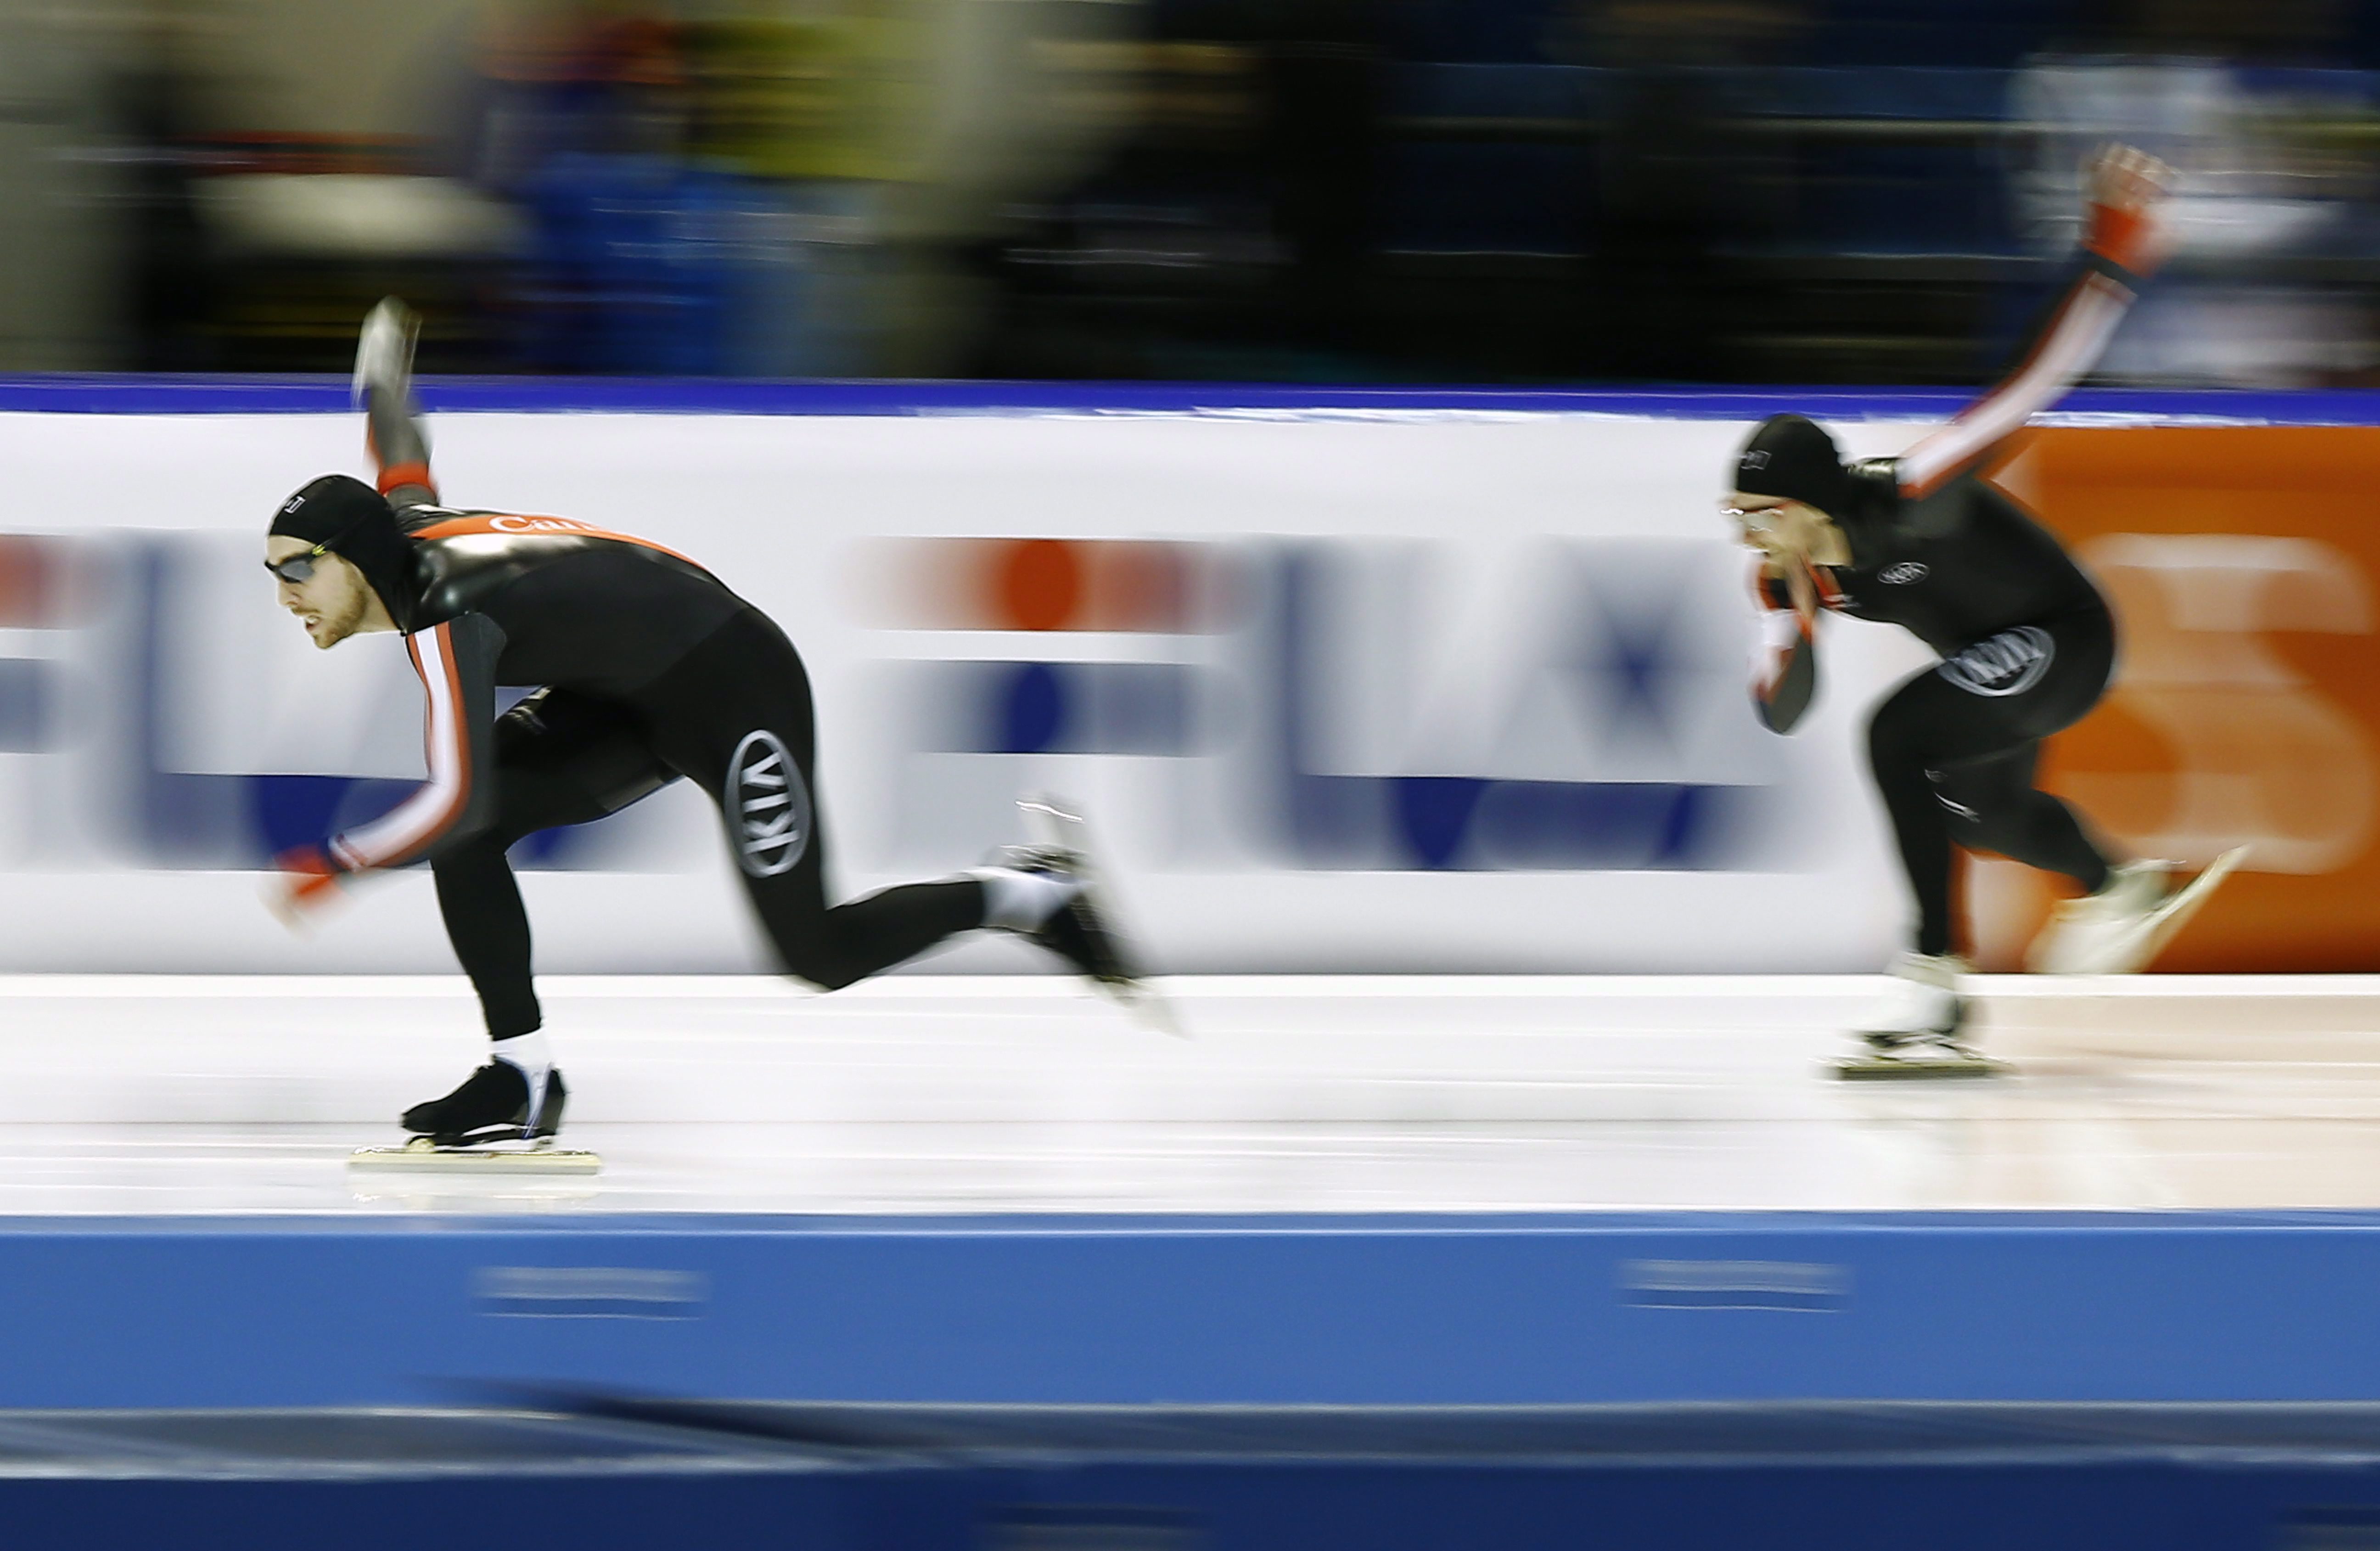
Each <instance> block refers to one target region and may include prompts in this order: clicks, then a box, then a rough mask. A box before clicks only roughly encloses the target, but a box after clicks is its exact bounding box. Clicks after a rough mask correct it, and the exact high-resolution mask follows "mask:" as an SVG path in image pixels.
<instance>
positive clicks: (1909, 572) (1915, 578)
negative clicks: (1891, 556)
mask: <svg viewBox="0 0 2380 1551" xmlns="http://www.w3.org/2000/svg"><path fill="white" fill-rule="evenodd" d="M1929 569H1931V568H1930V567H1929V566H1927V565H1926V563H1925V562H1924V561H1922V560H1904V561H1900V562H1899V563H1896V564H1892V565H1888V566H1886V567H1885V568H1884V569H1883V570H1881V571H1878V572H1877V573H1876V580H1877V581H1879V582H1882V583H1884V584H1885V585H1886V586H1887V587H1907V586H1908V585H1909V584H1910V583H1912V582H1922V581H1924V580H1925V576H1926V573H1927V571H1928V570H1929Z"/></svg>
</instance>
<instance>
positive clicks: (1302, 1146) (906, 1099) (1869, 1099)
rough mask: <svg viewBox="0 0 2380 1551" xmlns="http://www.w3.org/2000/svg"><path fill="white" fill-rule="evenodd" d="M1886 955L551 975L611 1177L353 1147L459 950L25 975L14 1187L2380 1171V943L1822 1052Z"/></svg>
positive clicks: (1197, 1207)
mask: <svg viewBox="0 0 2380 1551" xmlns="http://www.w3.org/2000/svg"><path fill="white" fill-rule="evenodd" d="M1877 984H1878V982H1876V981H1871V980H1864V979H1857V978H1845V977H1807V978H1784V977H1767V976H1762V977H1752V976H1745V977H1691V978H1669V977H1663V978H1649V977H1643V978H1640V977H1600V978H1591V979H1589V978H1578V979H1572V978H1522V977H1509V978H1485V977H1479V978H1428V977H1413V978H1390V977H1371V978H1321V977H1278V978H1246V979H1233V978H1209V979H1197V980H1181V981H1176V982H1173V983H1172V994H1173V996H1174V998H1175V1000H1176V1001H1177V1003H1178V1004H1179V1006H1180V1007H1181V1009H1182V1012H1183V1015H1184V1020H1185V1021H1186V1022H1187V1024H1189V1025H1190V1026H1191V1028H1192V1030H1193V1032H1194V1034H1195V1035H1196V1037H1195V1038H1194V1039H1191V1040H1189V1041H1186V1042H1185V1041H1177V1040H1172V1039H1169V1038H1167V1037H1165V1036H1161V1035H1158V1034H1154V1033H1151V1032H1148V1031H1147V1030H1145V1029H1143V1028H1140V1027H1138V1026H1136V1025H1135V1024H1132V1023H1130V1022H1128V1021H1127V1020H1126V1019H1125V1018H1124V1017H1123V1015H1121V1014H1120V1013H1118V1012H1116V1011H1115V1010H1114V1009H1112V1008H1111V1007H1110V1006H1109V1005H1108V1004H1106V1003H1104V1002H1102V1001H1099V1000H1094V999H1092V998H1090V997H1088V996H1087V995H1086V994H1084V993H1082V992H1080V991H1078V990H1076V989H1075V988H1074V987H1073V986H1072V985H1071V984H1069V983H1067V982H1063V981H1057V980H1049V979H1037V978H1006V977H962V976H903V977H896V978H892V979H887V980H882V981H878V982H874V983H871V984H868V985H864V986H860V987H856V988H853V989H851V990H847V991H844V992H840V993H837V994H836V995H834V996H832V997H814V996H809V995H807V994H805V993H803V992H801V991H798V990H796V989H795V988H791V987H789V986H786V985H783V984H781V983H779V982H776V981H771V980H765V979H757V978H745V977H722V978H708V977H706V978H654V977H639V978H629V977H620V978H594V977H589V978H554V979H549V980H546V981H544V982H542V983H541V989H542V991H543V994H544V998H545V1006H546V1014H547V1027H548V1028H549V1030H550V1031H551V1032H552V1035H553V1040H554V1045H555V1050H556V1054H557V1056H558V1058H559V1059H560V1060H561V1061H562V1063H563V1066H564V1069H565V1072H567V1074H568V1079H569V1082H570V1084H571V1087H572V1097H571V1101H570V1120H569V1123H568V1125H567V1126H566V1127H565V1142H567V1143H569V1144H571V1145H577V1146H585V1147H592V1148H595V1149H598V1150H600V1151H601V1154H602V1155H603V1157H604V1160H605V1169H604V1172H603V1173H602V1174H601V1176H600V1177H599V1178H596V1179H592V1180H577V1179H567V1180H565V1179H552V1180H541V1179H535V1178H523V1177H518V1176H515V1177H511V1178H508V1179H505V1180H503V1181H495V1180H450V1179H447V1178H444V1177H439V1178H435V1179H423V1178H420V1177H417V1176H392V1175H378V1176H373V1175H362V1174H351V1173H350V1171H349V1170H348V1169H346V1157H347V1154H348V1152H349V1150H350V1149H352V1148H354V1147H356V1146H358V1145H384V1144H393V1143H395V1142H396V1141H398V1140H400V1136H399V1133H398V1132H397V1130H396V1127H395V1116H396V1114H397V1112H398V1111H399V1110H401V1109H403V1108H405V1107H406V1106H407V1105H408V1104H410V1103H413V1102H415V1101H418V1100H419V1099H423V1098H428V1097H434V1096H436V1095H438V1094H440V1093H443V1092H444V1091H445V1090H446V1089H447V1088H448V1087H450V1086H452V1085H453V1084H455V1082H457V1081H459V1080H460V1079H461V1078H462V1077H463V1076H464V1074H465V1073H466V1072H468V1071H469V1070H470V1068H471V1067H472V1066H473V1065H475V1064H477V1063H478V1062H479V1061H480V1060H483V1059H484V1050H485V1043H484V1040H483V1039H482V1038H481V1036H480V1035H479V1034H478V1033H477V1023H476V1016H475V1007H474V1004H473V1003H472V1001H471V1000H470V997H469V992H468V987H467V986H466V985H465V984H464V983H463V982H462V981H460V980H459V979H449V978H442V977H420V978H348V977H343V978H327V977H324V978H316V977H297V976H287V977H278V976H276V977H213V978H200V977H167V976H115V977H91V976H19V977H13V978H0V1215H22V1214H42V1213H115V1214H164V1213H183V1212H212V1213H225V1212H237V1213H260V1212H387V1211H407V1210H455V1211H479V1212H486V1211H538V1212H585V1211H700V1212H808V1213H921V1212H1306V1211H1311V1212H1379V1211H1401V1210H1419V1211H1507V1210H1510V1211H1542V1210H1565V1209H1603V1210H1611V1209H1627V1208H1649V1209H1695V1208H1715V1209H1718V1208H1811V1209H1828V1210H1897V1209H1917V1208H1973V1207H1998V1208H2025V1207H2112V1208H2173V1207H2241V1208H2246V1207H2318V1206H2361V1207H2374V1206H2380V977H2348V976H2323V977H2294V978H2265V977H2256V978H2244V977H2242V978H2233V977H2206V978H2191V977H2141V978H2135V979H2131V980H2122V981H2051V980H2042V979H2031V978H2024V977H2014V976H2011V977H2005V978H1987V979H1986V980H1985V982H1984V983H1983V984H1984V987H1985V1008H1986V1011H1985V1028H1984V1030H1983V1032H1982V1036H1981V1038H1982V1043H1984V1044H1985V1046H1986V1047H1987V1048H1990V1049H1992V1050H1993V1051H1995V1052H1996V1053H1998V1054H2000V1055H2003V1056H2005V1057H2008V1058H2009V1059H2010V1060H2014V1061H2015V1062H2016V1063H2017V1064H2018V1072H2017V1074H2016V1075H2014V1076H2011V1077H2008V1078H2004V1079H1999V1080H1996V1081H1992V1082H1970V1083H1947V1084H1844V1083H1840V1082H1837V1081H1834V1080H1832V1079H1830V1078H1828V1076H1826V1075H1824V1074H1823V1072H1822V1068H1823V1063H1824V1062H1825V1061H1826V1060H1828V1058H1829V1057H1831V1056H1834V1055H1838V1054H1840V1053H1843V1052H1844V1050H1845V1049H1846V1048H1847V1046H1846V1041H1845V1040H1844V1038H1843V1037H1842V1036H1841V1035H1840V1033H1839V1032H1838V1031H1839V1030H1840V1028H1841V1027H1842V1026H1843V1024H1844V1022H1845V1019H1846V1018H1847V1016H1848V1015H1849V1014H1850V1013H1851V1012H1852V1011H1853V1010H1854V1009H1855V1008H1856V1007H1857V1006H1858V1005H1859V1004H1860V1002H1861V1001H1862V1000H1863V998H1864V996H1865V995H1867V994H1869V993H1870V992H1871V991H1872V990H1873V989H1874V988H1875V987H1876V985H1877Z"/></svg>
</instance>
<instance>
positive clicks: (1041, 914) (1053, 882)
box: [967, 867, 1083, 932]
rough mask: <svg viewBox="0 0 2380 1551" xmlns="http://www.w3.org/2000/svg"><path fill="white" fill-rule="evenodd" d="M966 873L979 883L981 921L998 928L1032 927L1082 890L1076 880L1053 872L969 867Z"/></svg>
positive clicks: (1030, 928) (1028, 929) (1044, 919)
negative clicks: (981, 908)
mask: <svg viewBox="0 0 2380 1551" xmlns="http://www.w3.org/2000/svg"><path fill="white" fill-rule="evenodd" d="M967 876H968V877H969V878H974V879H975V880H976V881H977V883H980V884H982V885H983V924H984V925H985V926H987V927H999V928H1001V929H1002V931H1011V932H1029V931H1033V930H1036V929H1038V927H1040V926H1041V924H1042V923H1043V922H1045V921H1047V920H1049V919H1050V916H1052V915H1056V914H1058V912H1059V911H1061V910H1062V909H1064V908H1065V906H1066V904H1067V903H1068V902H1069V901H1071V900H1073V899H1074V897H1075V895H1076V894H1079V893H1081V892H1082V891H1083V886H1082V884H1081V883H1080V882H1079V881H1078V880H1076V879H1075V878H1066V877H1063V876H1061V875H1059V874H1056V873H1047V872H1019V871H1017V870H1016V869H1015V868H1014V867H972V868H969V869H968V871H967Z"/></svg>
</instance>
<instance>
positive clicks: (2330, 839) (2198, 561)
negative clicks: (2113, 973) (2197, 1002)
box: [1967, 427, 2380, 972]
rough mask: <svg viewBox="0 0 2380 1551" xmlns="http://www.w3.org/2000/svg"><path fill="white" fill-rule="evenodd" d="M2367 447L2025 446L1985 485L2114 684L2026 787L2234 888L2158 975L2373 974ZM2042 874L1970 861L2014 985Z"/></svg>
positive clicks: (2232, 440) (2374, 671)
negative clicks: (2102, 643)
mask: <svg viewBox="0 0 2380 1551" xmlns="http://www.w3.org/2000/svg"><path fill="white" fill-rule="evenodd" d="M2375 475H2380V430H2374V429H2366V428H2362V427H2351V428H2350V427H2339V428H2333V427H2291V428H2281V427H2270V428H2266V427H2255V428H2248V427H2205V428H2198V427H2188V428H2180V427H2158V428H2121V429H2118V428H2108V429H2097V428H2093V429H2056V430H2040V431H2036V432H2034V433H2033V434H2032V436H2031V437H2030V439H2029V440H2028V442H2027V443H2026V444H2025V446H2024V447H2023V448H2022V451H2021V452H2020V453H2019V454H2018V455H2017V456H2016V458H2015V459H2014V460H2013V461H2011V462H2010V464H2009V465H2008V466H2007V467H2005V468H2004V469H2003V470H2002V471H2001V473H2000V476H1999V478H2000V482H2001V483H2002V484H2004V485H2005V486H2006V487H2007V488H2008V489H2009V490H2010V491H2011V492H2012V493H2014V494H2015V495H2017V496H2018V497H2019V498H2020V499H2022V501H2024V502H2025V503H2027V504H2028V505H2030V506H2031V507H2032V508H2033V509H2034V511H2035V512H2037V513H2038V514H2039V515H2041V517H2042V519H2043V520H2044V521H2045V522H2046V524H2047V525H2048V526H2049V527H2050V528H2051V529H2052V530H2054V531H2055V532H2057V533H2058V535H2059V536H2060V537H2061V538H2062V539H2064V540H2065V541H2066V543H2067V545H2068V547H2069V548H2070V550H2071V551H2073V553H2074V554H2075V556H2076V558H2077V559H2079V560H2080V561H2082V563H2083V564H2084V565H2085V566H2086V567H2087V568H2088V569H2089V570H2090V571H2091V573H2092V574H2093V576H2095V577H2097V578H2098V581H2099V584H2100V586H2101V587H2102V588H2104V589H2105V590H2106V592H2107V597H2108V600H2109V601H2110V602H2111V603H2112V604H2113V605H2114V607H2115V610H2116V614H2117V620H2118V625H2119V631H2120V636H2119V639H2120V643H2121V646H2120V655H2119V662H2118V666H2117V677H2116V684H2115V687H2114V688H2113V689H2112V690H2111V691H2110V693H2109V695H2108V697H2107V699H2106V700H2105V701H2104V702H2102V704H2101V705H2100V707H2099V709H2097V710H2095V712H2093V713H2092V715H2091V716H2089V717H2088V718H2086V719H2085V720H2084V721H2082V722H2081V723H2080V724H2078V725H2077V726H2075V727H2074V728H2072V729H2071V730H2070V731H2069V732H2067V733H2063V734H2061V735H2060V736H2058V738H2056V739H2054V740H2053V741H2052V742H2051V744H2050V745H2049V748H2048V751H2047V755H2046V758H2045V760H2044V763H2043V770H2044V778H2043V784H2044V785H2046V786H2047V787H2049V788H2050V789H2052V790H2054V791H2057V792H2058V793H2059V794H2062V795H2064V796H2066V797H2068V798H2069V799H2070V800H2071V801H2073V802H2074V803H2075V804H2076V805H2077V806H2079V807H2081V808H2082V809H2083V811H2084V813H2085V814H2086V816H2087V818H2088V819H2089V820H2090V821H2091V822H2093V823H2095V825H2096V826H2097V827H2098V828H2099V829H2100V830H2102V831H2103V832H2104V833H2106V834H2107V835H2108V836H2110V837H2112V838H2113V839H2114V840H2115V841H2117V842H2119V843H2120V844H2121V845H2123V846H2124V847H2126V848H2128V849H2130V850H2131V851H2132V852H2134V853H2136V854H2143V855H2151V856H2167V857H2171V858H2174V859H2176V860H2178V861H2182V862H2185V863H2189V864H2192V865H2193V866H2195V865H2201V864H2204V863H2205V862H2207V861H2209V860H2211V859H2212V858H2213V857H2214V856H2215V854H2216V853H2218V852H2220V851H2223V850H2225V849H2227V848H2228V847H2230V846H2234V845H2242V844H2244V845H2248V846H2251V847H2252V848H2253V849H2252V851H2251V852H2250V854H2249V857H2248V861H2247V863H2246V866H2245V869H2244V870H2243V871H2242V872H2241V873H2240V875H2239V876H2237V877H2235V878H2233V879H2232V880H2231V881H2230V882H2229V883H2228V884H2227V885H2226V886H2225V887H2224V888H2223V890H2222V891H2221V892H2220V893H2218V894H2217V895H2216V898H2215V900H2214V901H2213V903H2210V904H2209V905H2208V906H2207V907H2206V909H2205V911H2204V914H2203V915H2200V916H2199V917H2198V919H2197V920H2196V921H2195V922H2193V923H2192V925H2191V926H2190V927H2188V929H2186V930H2185V931H2184V932H2183V933H2182V935H2181V936H2180V938H2179V939H2177V940H2176V941H2175V942H2174V944H2173V945H2172V946H2171V947H2170V948H2169V949H2168V951H2166V953H2165V955H2164V956H2163V957H2162V958H2161V959H2160V960H2159V961H2158V963H2157V965H2156V967H2157V968H2158V969H2161V970H2168V971H2199V972H2208V971H2259V970H2265V971H2307V970H2339V971H2347V970H2362V971H2369V970H2380V851H2375V847H2374V818H2375V805H2380V635H2375V633H2374V632H2375V624H2380V609H2375V604H2374V582H2375V578H2380V517H2375V515H2374V510H2373V506H2374V483H2375ZM2049 902H2050V893H2049V888H2048V885H2047V884H2046V883H2045V882H2044V881H2042V879H2041V878H2040V875H2038V874H2034V873H2032V872H2030V871H2028V870H2027V869H2024V868H2021V867H2018V866H2014V865H2013V864H2010V863H2007V862H2001V861H1993V860H1979V861H1978V863H1977V864H1976V865H1975V866H1971V867H1970V868H1969V869H1968V875H1967V905H1968V916H1969V923H1970V927H1971V934H1972V937H1973V949H1974V951H1975V954H1976V957H1977V959H1978V960H1979V962H1980V963H1983V964H1984V965H1985V967H1998V968H2013V967H2015V964H2016V962H2017V960H2018V959H2019V958H2020V957H2021V955H2022V945H2023V943H2024V941H2025V939H2027V938H2028V937H2029V936H2030V935H2031V932H2032V930H2033V928H2034V927H2035V926H2036V925H2037V924H2038V923H2039V921H2040V920H2041V918H2042V916H2043V915H2045V914H2046V911H2047V909H2048V907H2049Z"/></svg>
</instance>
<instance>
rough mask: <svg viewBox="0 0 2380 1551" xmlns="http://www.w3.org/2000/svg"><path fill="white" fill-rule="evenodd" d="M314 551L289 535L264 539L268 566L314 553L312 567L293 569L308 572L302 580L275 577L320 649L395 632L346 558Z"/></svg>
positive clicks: (285, 601) (285, 599)
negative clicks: (367, 633)
mask: <svg viewBox="0 0 2380 1551" xmlns="http://www.w3.org/2000/svg"><path fill="white" fill-rule="evenodd" d="M313 551H314V546H313V545H311V544H309V543H307V542H306V541H305V540H304V539H293V538H290V537H288V536H287V535H285V534H274V535H273V536H272V537H269V538H267V539H265V540H264V563H266V564H267V565H278V564H280V563H283V562H285V561H289V560H294V559H296V558H297V556H299V555H310V556H311V558H312V560H313V564H312V565H311V566H310V567H292V569H293V570H295V569H303V570H305V571H306V572H307V575H306V579H305V580H303V581H296V582H293V581H291V580H290V579H289V578H288V576H285V575H282V574H280V573H278V572H276V573H275V574H274V575H275V578H276V586H277V588H278V589H279V597H280V600H281V606H282V607H283V608H285V609H286V610H288V611H289V612H291V613H293V614H296V615H297V621H298V623H299V624H303V625H304V626H305V627H306V634H307V635H308V636H310V637H311V638H312V640H313V642H314V644H315V645H316V646H317V647H320V648H323V649H324V650H326V651H327V650H328V649H330V648H333V647H334V646H337V645H338V644H339V643H340V642H341V641H344V640H346V638H347V637H348V636H353V635H356V634H358V632H364V631H371V630H393V629H395V625H394V624H390V623H389V618H388V612H387V611H386V610H385V609H383V608H382V607H381V602H380V598H379V596H378V595H377V594H375V593H374V592H373V591H372V589H371V587H370V584H369V583H367V582H366V581H365V580H364V574H363V573H362V572H360V571H358V570H357V569H356V568H355V566H354V564H353V563H350V562H349V561H348V560H346V557H344V556H341V555H335V554H332V553H329V552H327V551H325V552H323V553H321V554H315V553H314V552H313Z"/></svg>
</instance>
